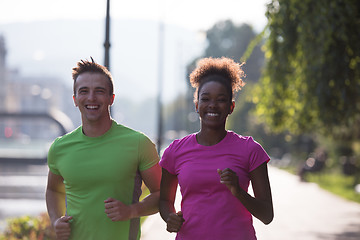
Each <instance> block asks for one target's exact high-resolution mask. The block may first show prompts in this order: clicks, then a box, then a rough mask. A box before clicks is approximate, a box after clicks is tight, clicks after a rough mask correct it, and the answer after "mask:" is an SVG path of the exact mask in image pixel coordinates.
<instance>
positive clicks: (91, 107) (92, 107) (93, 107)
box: [87, 106, 98, 109]
mask: <svg viewBox="0 0 360 240" xmlns="http://www.w3.org/2000/svg"><path fill="white" fill-rule="evenodd" d="M87 108H88V109H97V108H98V106H87Z"/></svg>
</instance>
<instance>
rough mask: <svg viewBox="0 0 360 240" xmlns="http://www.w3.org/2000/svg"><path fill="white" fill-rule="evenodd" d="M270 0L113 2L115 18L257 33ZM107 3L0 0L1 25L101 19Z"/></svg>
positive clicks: (78, 0) (134, 0)
mask: <svg viewBox="0 0 360 240" xmlns="http://www.w3.org/2000/svg"><path fill="white" fill-rule="evenodd" d="M267 2H269V0H247V1H245V0H221V1H219V0H181V1H179V0H176V1H175V0H131V1H120V0H112V1H110V7H111V12H110V14H111V16H112V17H115V18H135V19H151V20H159V19H162V20H163V21H164V22H166V23H170V24H176V25H180V26H183V27H185V28H188V29H192V30H206V29H207V28H209V27H211V26H212V25H213V24H214V23H215V22H216V21H218V20H224V19H229V18H230V19H232V20H233V21H234V22H235V23H243V22H247V23H251V24H252V25H253V26H254V28H255V29H256V30H261V28H262V27H263V26H265V24H266V17H265V9H266V7H265V5H266V3H267ZM105 13H106V0H61V1H59V0H0V23H1V24H5V23H13V22H23V21H37V20H54V19H100V18H104V17H105Z"/></svg>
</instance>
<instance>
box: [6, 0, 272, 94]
mask: <svg viewBox="0 0 360 240" xmlns="http://www.w3.org/2000/svg"><path fill="white" fill-rule="evenodd" d="M269 1H270V0H248V1H245V0H221V1H219V0H181V1H179V0H177V1H175V0H131V1H120V0H111V1H110V8H111V10H110V15H111V18H112V19H134V20H137V19H139V20H151V21H162V22H164V23H165V24H167V25H175V26H178V27H180V28H183V29H186V30H188V31H191V32H192V31H193V32H194V36H195V35H196V34H197V35H199V36H200V38H201V36H202V34H199V32H200V33H201V32H204V31H206V30H207V29H209V28H211V27H212V26H213V25H214V24H215V23H216V22H218V21H220V20H227V19H231V20H232V21H233V22H234V23H235V24H242V23H248V24H250V25H252V26H253V27H254V30H255V31H256V32H260V31H261V30H262V29H263V28H264V26H265V25H266V22H267V20H266V17H265V11H266V3H268V2H269ZM106 2H107V1H106V0H61V1H60V0H0V34H1V25H3V26H4V25H7V24H13V23H24V22H39V21H48V20H85V19H86V20H101V23H103V22H102V21H103V20H104V19H105V16H106ZM104 23H105V21H104ZM112 27H113V25H112ZM93 31H94V29H93ZM42 34H44V35H46V34H47V33H46V32H43V33H42ZM177 34H178V36H175V35H174V34H173V35H172V36H174V38H175V40H174V41H177V42H180V45H182V46H180V47H178V48H179V50H173V51H176V52H175V53H172V55H171V56H172V58H174V57H173V56H174V55H175V56H177V57H178V58H179V57H181V58H182V59H183V60H174V59H172V60H168V59H165V62H166V64H167V66H165V68H164V71H165V73H164V74H165V75H167V76H169V74H167V73H166V71H167V72H173V75H174V74H177V75H178V76H180V75H184V74H183V73H182V72H180V70H179V69H178V68H179V66H181V67H182V68H183V66H185V65H186V64H187V61H189V59H193V58H194V55H196V56H199V54H201V53H200V52H201V51H202V49H200V48H201V47H199V44H203V43H202V42H204V40H198V38H199V36H196V37H194V39H195V38H196V39H195V40H194V39H190V40H188V38H189V36H188V33H186V34H183V35H180V34H181V33H180V32H179V33H177ZM112 36H113V37H114V35H112ZM101 37H103V35H102V34H101ZM180 38H181V39H180ZM202 38H203V39H204V36H202ZM6 40H7V46H8V47H9V51H8V56H7V58H8V63H9V66H11V67H19V68H20V69H21V71H22V72H23V73H24V74H33V72H34V71H37V69H36V68H34V67H33V65H30V64H27V63H30V61H29V60H28V59H25V58H24V54H23V56H22V57H15V51H17V52H18V54H17V56H19V55H21V52H20V51H21V50H20V49H22V48H24V47H26V46H27V45H26V46H20V45H15V43H14V41H13V40H14V39H11V38H10V37H8V38H7V39H6ZM75 40H76V39H75ZM75 40H74V39H72V40H71V41H73V42H75ZM111 40H112V49H111V50H112V51H113V53H114V54H112V55H111V56H112V58H116V57H118V56H119V54H118V52H120V53H123V52H121V51H117V50H116V47H117V46H116V44H120V42H123V41H125V39H120V40H119V39H111ZM15 41H17V40H15ZM168 41H169V39H168ZM174 41H173V42H174ZM134 42H135V41H134ZM27 44H29V43H27ZM102 44H103V43H100V44H99V45H98V46H99V47H100V48H101V47H102ZM130 44H131V43H130ZM135 44H136V43H134V44H133V46H136V45H135ZM174 44H178V43H175V42H174ZM21 45H24V43H23V42H21ZM35 45H36V44H33V45H30V44H29V46H30V47H32V48H34V50H33V51H34V53H33V54H32V55H33V57H32V61H34V62H37V63H38V64H37V65H36V66H42V65H43V64H45V63H46V62H47V59H46V54H47V53H46V52H44V50H43V49H41V46H35ZM154 46H155V47H156V45H154ZM170 47H172V46H170ZM170 47H169V46H168V49H169V48H170ZM175 48H177V47H176V46H175V47H173V49H175ZM180 48H181V49H180ZM185 48H186V50H183V49H185ZM101 51H102V49H101ZM23 52H24V49H23ZM19 53H20V54H19ZM167 53H169V50H167ZM64 54H67V53H64ZM91 54H92V56H93V54H94V53H91ZM165 54H166V53H165ZM89 55H90V53H89V51H87V52H86V57H88V56H89ZM101 55H102V54H101ZM58 57H59V58H60V57H61V54H58ZM77 57H78V56H76V59H77V60H78V58H77ZM101 57H102V56H101ZM98 59H99V57H98ZM153 59H155V61H156V59H157V58H156V57H153ZM77 60H76V61H77ZM179 61H181V62H180V63H179ZM74 62H75V60H74V61H69V63H68V64H69V66H72V65H73V64H74ZM112 62H113V63H117V62H119V60H118V59H114V60H112ZM173 62H174V63H173ZM26 64H27V65H26ZM119 65H120V64H117V66H119ZM69 68H70V67H69ZM153 69H154V68H153ZM132 72H133V71H132V70H131V69H127V73H120V72H119V70H118V68H116V69H114V68H113V69H112V73H113V75H114V77H117V78H118V79H119V78H124V77H125V78H127V79H129V78H130V77H129V76H126V74H131V73H132ZM176 72H177V73H176ZM183 72H184V70H183ZM66 74H68V72H66ZM132 75H133V76H135V75H134V74H132ZM66 76H68V75H66ZM140 78H141V77H136V80H138V79H140ZM175 78H176V77H174V76H170V77H168V78H167V81H166V84H169V85H168V86H165V88H166V89H168V90H169V91H166V92H165V94H167V95H168V97H166V96H165V98H167V99H168V98H170V97H171V96H174V95H176V94H174V91H178V89H179V87H178V86H177V85H178V83H179V82H182V84H183V85H184V87H183V88H185V83H184V81H183V80H176V81H177V82H176V83H174V82H175V80H174V81H173V82H171V81H170V80H169V79H175ZM128 82H129V84H131V82H134V81H128ZM155 85H156V84H154V83H150V82H148V83H145V84H142V86H141V87H143V90H144V91H145V90H149V89H151V90H150V91H147V92H153V93H155V92H156V89H155ZM170 85H171V86H170ZM134 88H135V89H136V86H135V85H134V86H132V89H134ZM132 89H130V87H129V88H128V89H125V88H123V93H122V94H126V93H129V92H133V90H132ZM138 89H139V87H138ZM171 89H172V90H171Z"/></svg>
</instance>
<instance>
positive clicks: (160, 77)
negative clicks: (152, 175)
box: [157, 20, 164, 155]
mask: <svg viewBox="0 0 360 240" xmlns="http://www.w3.org/2000/svg"><path fill="white" fill-rule="evenodd" d="M158 47H159V48H158V51H159V52H158V96H157V108H158V128H157V130H158V132H157V149H158V154H159V155H160V151H161V145H162V137H163V117H162V97H161V95H162V84H163V65H164V23H163V21H162V20H160V23H159V46H158Z"/></svg>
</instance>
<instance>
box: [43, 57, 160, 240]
mask: <svg viewBox="0 0 360 240" xmlns="http://www.w3.org/2000/svg"><path fill="white" fill-rule="evenodd" d="M72 76H73V79H74V95H73V99H74V103H75V106H76V107H78V108H79V111H80V114H81V121H82V125H81V126H80V127H78V128H77V129H75V130H74V131H72V132H70V133H68V134H66V135H64V136H62V137H59V138H57V139H55V141H54V142H53V144H52V145H51V147H50V149H49V153H48V166H49V169H50V170H49V174H48V183H47V189H46V204H47V209H48V214H49V216H50V220H51V223H52V225H53V227H54V229H55V232H56V236H57V239H61V240H63V239H76V240H85V239H86V240H92V239H93V240H95V239H96V240H99V239H101V240H107V239H109V240H110V239H111V240H113V239H120V240H122V239H140V219H139V218H140V216H145V215H150V214H154V213H156V212H158V201H159V190H160V178H161V169H160V167H159V165H158V161H159V156H158V154H157V151H156V148H155V145H154V144H153V143H152V142H151V141H150V140H149V138H148V137H147V136H145V135H144V134H142V133H140V132H137V131H135V130H132V129H130V128H128V127H125V126H123V125H121V124H118V123H116V122H115V121H114V120H113V119H112V118H111V116H110V106H111V105H112V104H113V101H114V97H115V95H114V93H113V80H112V76H111V74H110V72H109V71H108V70H107V69H106V68H105V67H104V66H101V65H99V64H97V63H95V62H94V60H93V59H92V58H91V61H88V60H81V61H79V62H78V63H77V66H76V67H74V68H73V72H72ZM143 181H144V183H145V185H146V186H147V188H148V189H149V191H150V194H149V195H148V196H147V197H146V198H144V199H143V200H142V201H140V202H139V196H140V194H141V185H142V182H143Z"/></svg>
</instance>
